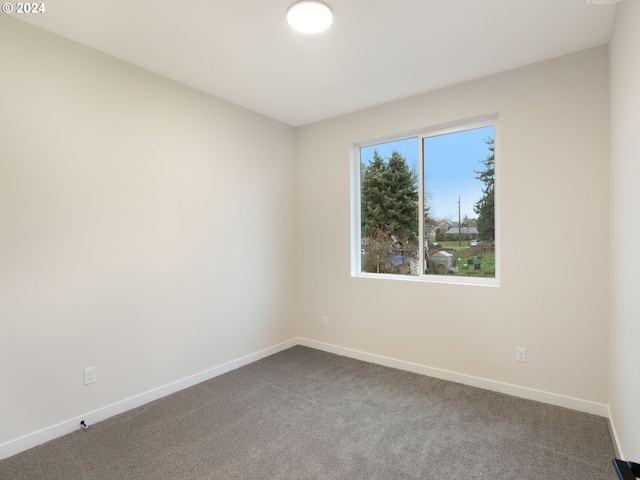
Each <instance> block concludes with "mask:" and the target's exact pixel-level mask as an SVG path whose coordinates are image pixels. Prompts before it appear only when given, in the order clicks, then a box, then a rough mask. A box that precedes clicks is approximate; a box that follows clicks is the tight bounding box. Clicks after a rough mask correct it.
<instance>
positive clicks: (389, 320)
mask: <svg viewBox="0 0 640 480" xmlns="http://www.w3.org/2000/svg"><path fill="white" fill-rule="evenodd" d="M607 62H608V56H607V49H606V47H599V48H595V49H591V50H587V51H583V52H580V53H577V54H573V55H569V56H565V57H562V58H558V59H555V60H551V61H547V62H544V63H540V64H536V65H531V66H528V67H524V68H520V69H517V70H513V71H509V72H506V73H503V74H499V75H495V76H491V77H488V78H483V79H480V80H476V81H471V82H468V83H465V84H462V85H458V86H454V87H451V88H447V89H443V90H440V91H436V92H433V93H429V94H425V95H422V96H417V97H413V98H409V99H405V100H402V101H397V102H394V103H390V104H386V105H382V106H380V107H376V108H372V109H368V110H365V111H360V112H356V113H353V114H350V115H346V116H342V117H339V118H334V119H331V120H327V121H324V122H320V123H316V124H313V125H309V126H306V127H301V128H299V129H298V134H297V151H296V157H297V165H298V172H297V175H298V177H297V186H298V197H297V199H298V201H297V222H298V226H297V231H298V275H297V278H298V288H299V296H298V299H299V301H298V320H299V322H300V334H301V336H302V337H306V338H308V339H311V340H313V341H315V342H324V343H326V344H329V345H333V346H339V347H344V348H347V349H352V350H355V351H362V352H368V353H371V354H375V355H379V356H382V357H388V358H391V359H398V360H402V361H404V362H411V363H414V364H418V365H423V366H428V367H433V368H436V369H444V370H448V371H452V372H456V373H459V374H462V375H469V376H474V377H480V378H483V379H489V380H491V381H494V382H504V383H507V384H511V385H517V386H521V387H526V388H528V389H536V390H540V391H543V392H553V393H555V394H557V395H560V396H562V395H564V396H569V397H574V398H577V399H582V400H586V401H588V402H596V403H599V404H606V403H607V375H608V373H607V372H608V326H607V325H608V323H607V316H608V308H609V305H608V268H609V260H608V239H607V229H606V228H605V227H603V226H602V221H603V219H605V220H606V218H607V216H608V213H609V202H608V194H609V187H608V148H609V144H608V75H607V69H608V66H607ZM493 112H499V115H500V140H499V155H500V156H499V158H498V159H497V161H498V162H499V165H498V168H499V175H500V178H499V182H500V184H499V192H498V195H499V200H500V224H501V229H500V235H501V243H500V245H499V248H500V253H501V261H502V265H501V286H500V287H499V288H491V287H476V286H464V285H451V284H433V283H419V282H409V281H399V280H382V279H369V278H353V277H351V275H350V250H351V246H350V236H349V233H350V187H351V185H350V154H351V144H352V143H353V142H359V141H363V140H367V139H373V138H376V137H380V136H383V135H389V134H393V133H398V132H403V131H408V130H413V129H416V128H420V127H426V126H430V125H437V124H441V123H445V122H450V121H455V120H458V119H462V118H468V117H474V116H479V115H484V114H490V113H493ZM605 223H606V221H605ZM321 315H327V316H328V317H329V324H330V325H329V327H322V326H321V320H320V319H321ZM516 346H521V347H526V348H527V363H526V364H522V363H516V362H515V348H516Z"/></svg>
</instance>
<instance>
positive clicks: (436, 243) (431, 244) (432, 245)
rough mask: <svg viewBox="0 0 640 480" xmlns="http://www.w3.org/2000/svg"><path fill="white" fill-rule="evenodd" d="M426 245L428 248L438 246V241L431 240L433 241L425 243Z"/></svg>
mask: <svg viewBox="0 0 640 480" xmlns="http://www.w3.org/2000/svg"><path fill="white" fill-rule="evenodd" d="M427 247H429V248H440V244H439V243H438V242H433V243H431V242H429V243H428V244H427Z"/></svg>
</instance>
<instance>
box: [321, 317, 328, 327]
mask: <svg viewBox="0 0 640 480" xmlns="http://www.w3.org/2000/svg"><path fill="white" fill-rule="evenodd" d="M322 326H323V327H328V326H329V317H327V316H326V315H323V316H322Z"/></svg>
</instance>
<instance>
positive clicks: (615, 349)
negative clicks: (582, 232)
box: [609, 0, 640, 462]
mask: <svg viewBox="0 0 640 480" xmlns="http://www.w3.org/2000/svg"><path fill="white" fill-rule="evenodd" d="M638 25H640V2H637V1H634V0H626V1H624V2H622V3H620V4H618V6H617V7H616V17H615V23H614V26H613V32H612V36H611V43H610V46H609V51H610V68H611V187H610V188H611V224H610V228H609V230H610V231H611V320H610V322H611V327H610V332H611V333H610V334H611V346H610V349H611V370H610V385H611V386H610V394H609V402H610V408H611V412H612V420H613V424H614V426H615V428H616V431H617V434H618V439H619V443H620V446H621V447H622V450H623V451H622V452H620V453H621V454H623V456H625V458H626V459H627V460H632V461H635V462H640V408H638V405H640V382H639V381H638V378H639V375H640V346H639V339H640V314H639V310H638V293H639V285H640V280H639V278H638V275H639V272H640V260H639V259H638V255H637V254H636V251H635V249H634V247H635V243H636V239H637V238H640V223H639V221H638V180H639V179H640V135H639V134H638V129H639V127H640V90H639V87H640V63H639V59H640V30H639V29H638Z"/></svg>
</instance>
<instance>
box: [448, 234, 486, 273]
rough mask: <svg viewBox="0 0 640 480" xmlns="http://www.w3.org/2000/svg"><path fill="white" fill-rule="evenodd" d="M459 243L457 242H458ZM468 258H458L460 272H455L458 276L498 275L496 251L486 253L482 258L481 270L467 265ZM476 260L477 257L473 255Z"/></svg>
mask: <svg viewBox="0 0 640 480" xmlns="http://www.w3.org/2000/svg"><path fill="white" fill-rule="evenodd" d="M456 243H457V242H456ZM468 258H469V257H467V258H461V259H459V260H458V272H457V273H454V274H453V275H456V276H458V277H489V278H495V276H496V254H495V252H491V253H485V254H484V255H482V259H481V260H480V270H474V266H473V264H472V265H468V266H467V267H468V268H465V266H466V265H467V259H468ZM473 259H474V261H477V260H476V257H475V256H473Z"/></svg>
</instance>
